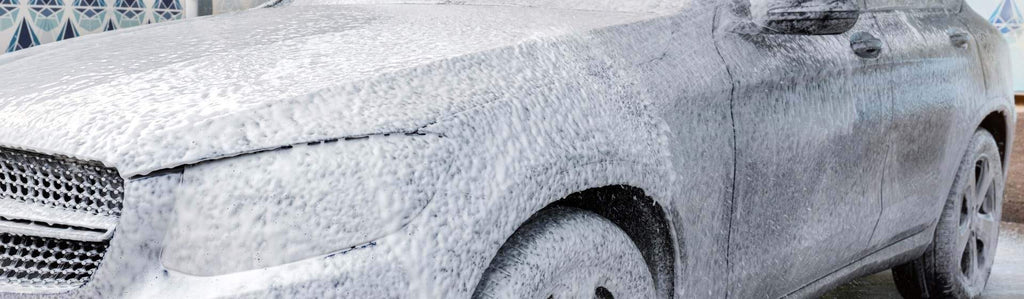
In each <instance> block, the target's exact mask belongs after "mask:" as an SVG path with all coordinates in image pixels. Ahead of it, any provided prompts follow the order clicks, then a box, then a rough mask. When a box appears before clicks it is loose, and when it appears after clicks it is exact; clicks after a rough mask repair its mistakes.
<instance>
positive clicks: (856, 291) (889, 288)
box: [824, 135, 1024, 299]
mask: <svg viewBox="0 0 1024 299" xmlns="http://www.w3.org/2000/svg"><path fill="white" fill-rule="evenodd" d="M1019 136H1024V135H1019ZM824 298H901V297H900V294H899V293H898V292H897V291H896V286H895V285H894V284H893V282H892V273H891V272H889V271H885V272H881V273H878V274H875V275H871V276H868V277H863V278H860V279H857V280H855V281H853V282H850V283H848V284H846V285H843V286H840V287H839V288H836V289H835V290H833V291H832V292H830V293H828V294H826V295H825V296H824ZM982 298H986V299H1004V298H1005V299H1010V298H1014V299H1019V298H1024V224H1020V223H1010V222H1003V223H1002V224H1001V225H1000V226H999V247H998V248H997V249H996V261H995V265H994V266H992V276H991V277H990V278H989V280H988V287H986V288H985V293H984V294H982Z"/></svg>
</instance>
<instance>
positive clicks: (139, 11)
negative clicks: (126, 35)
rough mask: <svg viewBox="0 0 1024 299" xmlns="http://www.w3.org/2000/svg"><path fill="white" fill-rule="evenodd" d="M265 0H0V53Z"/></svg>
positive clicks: (252, 4) (248, 5) (224, 9)
mask: <svg viewBox="0 0 1024 299" xmlns="http://www.w3.org/2000/svg"><path fill="white" fill-rule="evenodd" d="M264 2H267V0H0V54H2V53H5V52H13V51H17V50H21V49H24V48H28V47H33V46H38V45H40V44H44V43H49V42H54V41H61V40H65V39H69V38H75V37H78V36H81V35H83V34H89V33H97V32H104V31H110V30H115V29H120V28H128V27H133V26H138V25H143V24H150V23H158V22H165V21H171V20H178V19H182V18H185V17H195V16H204V15H210V14H219V13H226V12H232V11H238V10H243V9H249V8H252V7H256V6H259V5H261V4H263V3H264Z"/></svg>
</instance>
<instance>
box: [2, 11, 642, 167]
mask: <svg viewBox="0 0 1024 299" xmlns="http://www.w3.org/2000/svg"><path fill="white" fill-rule="evenodd" d="M654 16H656V15H652V14H650V13H647V14H635V13H619V12H581V11H564V10H563V11H559V10H542V9H534V8H519V7H478V6H438V5H430V6H427V5H412V6H410V5H394V6H387V5H385V6H291V7H282V8H273V9H263V10H254V11H251V12H247V13H244V14H232V15H225V16H217V17H212V18H200V19H195V20H189V21H184V22H176V23H171V24H159V25H155V26H152V27H149V28H139V29H133V30H124V31H121V32H117V33H115V34H99V35H92V36H86V37H82V38H81V39H74V40H69V41H68V42H66V43H62V44H52V45H44V46H41V47H37V48H32V49H28V50H26V51H20V52H18V53H13V54H11V55H5V56H4V57H0V73H10V74H26V73H28V74H32V75H31V76H13V77H12V78H5V85H4V92H3V93H2V94H0V98H2V99H3V102H4V105H3V106H2V107H0V144H3V145H5V146H9V147H16V148H22V149H27V150H34V151H40V152H45V153H53V154H62V155H67V156H75V157H79V158H81V159H86V160H96V161H100V162H103V163H105V164H107V165H108V166H113V167H116V168H118V169H119V170H120V172H121V173H122V174H123V175H125V176H132V175H137V174H144V173H148V172H152V171H155V170H159V169H164V168H169V167H174V166H178V165H183V164H189V163H195V162H198V161H202V160H207V159H213V158H218V157H225V156H232V155H237V154H239V153H247V152H254V151H259V150H265V149H273V148H276V147H280V146H287V145H291V144H296V143H303V142H313V141H321V140H325V139H332V138H339V137H348V136H359V135H367V134H374V133H391V132H412V131H415V130H416V129H418V128H420V127H422V126H425V125H428V124H430V123H432V122H435V121H436V120H437V119H438V118H440V117H443V116H445V115H449V114H453V113H456V112H458V111H461V110H465V109H468V108H470V107H474V106H478V105H481V104H484V103H486V102H488V101H490V100H492V99H489V98H487V99H482V98H479V97H478V98H474V99H475V100H476V101H475V102H473V101H469V100H468V97H465V96H462V95H461V94H459V92H472V91H471V90H466V88H460V87H461V86H460V85H459V84H458V80H462V79H463V78H459V77H447V78H438V80H444V81H433V82H430V81H423V79H422V78H425V77H428V74H430V73H435V72H446V71H452V69H454V68H462V67H464V66H463V65H460V64H461V63H463V62H462V61H464V60H465V56H467V55H488V54H486V51H488V50H493V49H499V48H504V47H510V46H515V45H517V44H520V43H524V42H534V43H543V42H544V41H545V40H557V37H558V36H561V35H566V34H569V33H575V32H586V31H587V30H590V29H594V28H601V27H607V26H611V25H614V24H619V23H626V22H631V21H636V20H642V19H645V18H651V17H654ZM300 19H301V20H303V21H302V22H296V21H294V20H300ZM256 21H259V22H260V24H261V25H260V27H258V28H253V27H252V26H250V25H248V24H251V23H253V22H256ZM118 40H130V41H132V43H133V44H132V46H128V47H124V46H122V45H121V44H120V43H119V42H117V41H118ZM44 57H45V59H44ZM81 57H89V58H90V59H89V60H86V61H81V62H76V60H80V59H81ZM493 63H500V62H498V61H494V62H493ZM65 65H75V66H76V67H75V68H71V69H69V68H67V67H64V66H65ZM463 73H466V72H465V71H463ZM466 74H467V75H468V73H466ZM434 78H437V77H434ZM384 86H387V88H382V87H384ZM427 86H429V87H431V88H432V87H433V86H450V87H449V89H448V90H430V91H425V90H423V89H424V88H427ZM445 92H446V93H445ZM423 93H431V95H433V96H432V97H427V96H423V97H415V98H413V97H411V96H410V95H417V94H423ZM210 99H216V100H210Z"/></svg>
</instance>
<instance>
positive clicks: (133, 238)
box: [0, 173, 409, 298]
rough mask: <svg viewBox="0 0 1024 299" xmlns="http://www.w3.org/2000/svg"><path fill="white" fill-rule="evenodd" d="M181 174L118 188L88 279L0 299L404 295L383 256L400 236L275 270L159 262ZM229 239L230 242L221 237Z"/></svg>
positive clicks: (401, 272) (393, 263) (395, 264)
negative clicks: (202, 269)
mask: <svg viewBox="0 0 1024 299" xmlns="http://www.w3.org/2000/svg"><path fill="white" fill-rule="evenodd" d="M180 180H181V173H167V174H162V175H157V176H151V177H145V178H140V179H134V180H131V181H129V182H126V186H125V204H124V210H123V213H122V216H121V219H120V221H119V224H118V227H117V230H116V232H115V233H114V237H113V238H112V239H111V241H110V247H109V249H108V250H107V253H106V255H105V257H104V259H103V262H102V263H101V265H100V267H99V268H98V269H97V270H96V272H95V274H94V275H93V277H92V279H91V280H90V281H89V283H87V284H86V285H84V286H82V287H81V288H78V289H74V290H71V291H68V292H62V293H53V294H14V293H5V294H4V293H0V297H2V298H221V297H260V298H266V297H284V298H296V297H300V298H331V297H333V298H339V297H340V298H366V297H372V298H381V297H388V298H392V297H408V294H406V292H408V290H409V288H408V285H409V279H408V275H407V273H408V271H406V270H405V269H404V267H403V265H402V262H401V261H399V260H398V259H396V258H395V256H396V255H394V254H390V252H391V251H392V248H394V247H395V246H393V244H396V243H400V242H401V239H402V238H401V236H400V235H391V236H385V237H384V238H382V239H381V240H378V241H375V242H372V243H369V244H365V245H362V246H357V247H354V248H348V249H345V250H341V251H337V252H334V253H330V254H326V255H321V256H316V257H312V258H307V259H304V260H300V261H297V262H292V263H287V264H283V265H279V266H273V267H267V268H261V269H255V270H248V271H242V272H236V273H230V274H224V275H215V276H195V275H189V274H185V273H181V272H177V271H174V270H170V269H167V268H165V267H164V266H163V264H162V262H161V251H162V248H163V247H164V246H163V240H164V236H165V235H166V232H167V228H168V227H169V226H170V224H171V222H172V221H174V219H175V217H174V198H173V197H174V195H173V194H174V193H173V188H175V186H176V185H177V184H178V183H179V182H180ZM225 237H226V238H230V237H232V236H225Z"/></svg>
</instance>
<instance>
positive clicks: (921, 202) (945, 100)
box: [866, 0, 986, 249]
mask: <svg viewBox="0 0 1024 299" xmlns="http://www.w3.org/2000/svg"><path fill="white" fill-rule="evenodd" d="M866 4H867V8H868V9H869V10H870V11H871V12H872V15H873V16H874V17H875V20H876V22H878V24H879V26H880V27H881V28H882V31H881V33H882V39H884V40H885V42H886V44H887V45H888V48H887V50H888V53H887V56H888V59H891V60H892V64H891V65H892V67H891V68H889V70H888V72H887V77H888V78H889V81H890V84H891V85H892V86H893V87H894V88H893V90H892V92H893V97H894V99H893V101H894V102H893V105H894V106H893V122H892V124H891V126H892V127H891V129H890V130H889V131H890V136H889V139H888V142H886V143H887V144H889V151H888V153H887V157H886V167H885V173H884V175H883V177H884V180H883V186H882V189H883V190H882V203H883V205H882V214H881V217H880V219H879V224H878V229H877V231H876V232H875V235H874V238H873V239H872V241H871V247H872V248H873V249H875V248H883V247H885V246H888V245H891V244H894V243H896V242H898V241H900V240H903V239H906V238H908V237H911V236H913V235H915V234H918V233H930V232H927V231H926V230H927V229H928V228H929V227H931V226H932V225H934V224H935V222H936V221H937V219H938V216H939V214H940V213H941V211H942V207H943V205H944V204H945V203H946V201H947V197H948V196H949V190H950V187H951V185H952V184H953V179H954V174H955V173H956V171H957V167H959V162H960V160H961V158H962V156H963V154H964V150H965V149H966V146H967V142H968V140H969V138H970V137H971V136H972V134H973V133H974V130H975V128H977V126H978V123H976V121H977V122H980V121H981V119H980V117H979V116H978V115H981V116H983V115H984V114H983V113H982V111H980V109H979V108H982V107H979V105H976V104H975V103H983V102H985V100H986V97H985V79H984V74H983V67H982V66H981V64H980V60H979V57H978V56H977V47H976V45H975V43H974V38H973V36H972V34H971V32H970V31H969V30H968V27H967V26H966V24H967V23H966V22H965V21H966V20H965V19H964V18H965V17H967V15H966V14H965V13H961V5H962V1H960V0H866ZM972 118H978V119H977V120H973V119H972Z"/></svg>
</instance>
